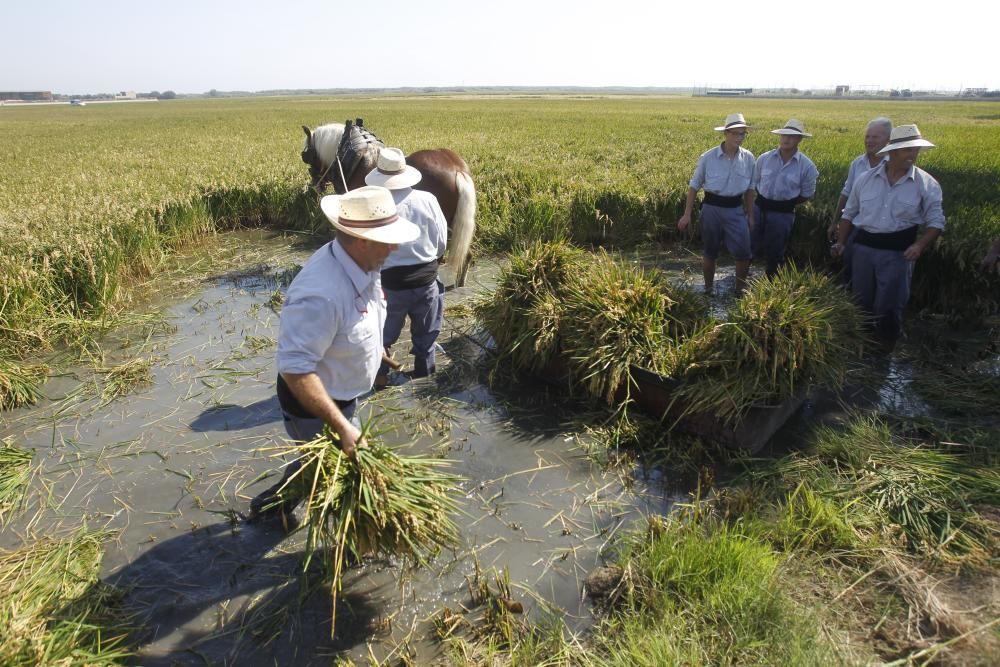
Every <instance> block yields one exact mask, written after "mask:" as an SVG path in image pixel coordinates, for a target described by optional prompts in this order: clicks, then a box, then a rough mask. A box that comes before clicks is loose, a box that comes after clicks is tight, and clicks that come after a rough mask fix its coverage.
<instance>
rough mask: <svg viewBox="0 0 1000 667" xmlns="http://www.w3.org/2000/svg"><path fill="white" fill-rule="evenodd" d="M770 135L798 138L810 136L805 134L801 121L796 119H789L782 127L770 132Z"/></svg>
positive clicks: (804, 127)
mask: <svg viewBox="0 0 1000 667" xmlns="http://www.w3.org/2000/svg"><path fill="white" fill-rule="evenodd" d="M771 134H794V135H797V136H800V137H811V136H812V135H811V134H809V133H808V132H806V126H805V125H803V124H802V121H801V120H799V119H798V118H789V119H788V122H787V123H785V126H784V127H779V128H778V129H777V130H771Z"/></svg>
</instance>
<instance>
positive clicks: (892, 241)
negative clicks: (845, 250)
mask: <svg viewBox="0 0 1000 667" xmlns="http://www.w3.org/2000/svg"><path fill="white" fill-rule="evenodd" d="M917 229H918V226H917V225H913V226H912V227H907V228H906V229H901V230H899V231H898V232H889V233H887V234H876V233H875V232H869V231H866V230H864V229H859V230H858V235H857V236H856V237H854V242H855V243H860V244H861V245H864V246H868V247H869V248H875V249H877V250H906V249H907V248H909V247H910V246H911V245H913V244H914V243H916V241H917Z"/></svg>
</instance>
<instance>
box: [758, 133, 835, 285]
mask: <svg viewBox="0 0 1000 667" xmlns="http://www.w3.org/2000/svg"><path fill="white" fill-rule="evenodd" d="M771 134H777V135H778V136H779V137H780V139H779V142H778V147H777V148H775V149H774V150H770V151H768V152H766V153H764V154H763V155H761V156H760V157H759V158H757V164H756V167H755V168H754V174H753V185H754V189H755V190H756V191H757V197H756V200H755V201H754V230H753V238H752V241H753V254H754V257H762V258H763V259H764V265H765V270H766V272H767V275H768V276H769V277H770V276H773V275H774V274H775V273H776V272H777V271H778V267H779V266H781V265H782V264H783V263H784V261H785V247H786V246H787V245H788V238H789V237H790V236H791V234H792V226H793V225H794V224H795V207H796V206H798V205H799V204H803V203H805V202H807V201H809V200H810V199H812V198H813V197H814V196H815V195H816V181H817V179H818V178H819V170H818V169H816V165H815V164H813V161H812V160H810V159H809V158H808V157H806V156H805V155H804V154H803V153H802V152H801V151H799V143H800V142H801V141H802V139H803V138H805V137H811V136H812V135H811V134H809V133H808V132H806V130H805V126H804V125H803V124H802V121H800V120H798V119H796V118H790V119H788V122H787V123H785V125H784V127H780V128H778V129H776V130H771Z"/></svg>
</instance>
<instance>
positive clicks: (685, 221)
mask: <svg viewBox="0 0 1000 667" xmlns="http://www.w3.org/2000/svg"><path fill="white" fill-rule="evenodd" d="M690 224H691V214H690V213H685V214H684V215H682V216H681V219H680V220H678V221H677V229H678V230H680V231H682V232H683V231H684V230H685V229H687V228H688V225H690Z"/></svg>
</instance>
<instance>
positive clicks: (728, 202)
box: [704, 190, 743, 208]
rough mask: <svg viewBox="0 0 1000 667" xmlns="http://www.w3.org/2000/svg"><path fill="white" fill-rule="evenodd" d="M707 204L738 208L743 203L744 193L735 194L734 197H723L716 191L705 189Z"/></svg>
mask: <svg viewBox="0 0 1000 667" xmlns="http://www.w3.org/2000/svg"><path fill="white" fill-rule="evenodd" d="M704 203H705V204H711V205H712V206H718V207H720V208H736V207H738V206H740V205H742V204H743V195H733V196H732V197H723V196H722V195H717V194H715V193H714V192H709V191H708V190H705V201H704Z"/></svg>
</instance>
